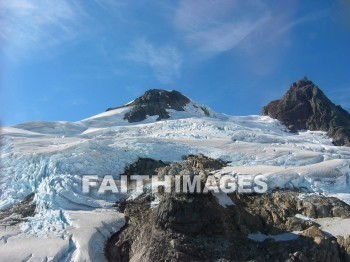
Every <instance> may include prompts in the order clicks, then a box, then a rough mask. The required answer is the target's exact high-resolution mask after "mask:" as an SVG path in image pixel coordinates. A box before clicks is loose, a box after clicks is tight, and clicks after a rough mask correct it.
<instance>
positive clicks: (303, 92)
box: [263, 77, 350, 146]
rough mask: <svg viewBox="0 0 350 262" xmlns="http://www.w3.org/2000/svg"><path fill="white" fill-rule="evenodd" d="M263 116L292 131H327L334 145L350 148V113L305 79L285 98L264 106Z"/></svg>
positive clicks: (294, 84)
mask: <svg viewBox="0 0 350 262" xmlns="http://www.w3.org/2000/svg"><path fill="white" fill-rule="evenodd" d="M263 115H267V116H270V117H272V118H275V119H278V120H280V121H281V122H282V123H283V124H284V125H286V126H287V127H288V128H289V129H290V130H291V131H293V132H296V131H298V130H306V129H307V130H313V131H316V130H319V131H326V132H328V135H329V137H331V138H333V142H334V144H335V145H339V146H342V145H346V146H350V114H349V113H348V112H347V111H346V110H344V109H343V108H342V107H341V106H339V105H335V104H334V103H332V102H331V101H330V100H329V99H328V98H327V97H326V95H325V94H324V93H323V92H322V91H321V90H320V89H319V88H318V87H317V86H316V85H315V84H314V83H313V82H311V81H310V80H308V79H307V78H306V77H305V78H304V79H302V80H300V81H298V82H295V83H293V84H292V86H291V87H290V89H289V90H288V92H287V93H286V94H285V96H284V97H283V98H282V99H280V100H276V101H272V102H271V103H269V104H268V105H267V106H265V107H264V109H263Z"/></svg>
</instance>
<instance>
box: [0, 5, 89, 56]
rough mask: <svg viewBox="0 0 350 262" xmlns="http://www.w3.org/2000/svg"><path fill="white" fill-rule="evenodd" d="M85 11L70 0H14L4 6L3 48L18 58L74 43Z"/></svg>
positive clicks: (0, 18) (0, 8) (0, 10)
mask: <svg viewBox="0 0 350 262" xmlns="http://www.w3.org/2000/svg"><path fill="white" fill-rule="evenodd" d="M82 16H83V11H82V9H81V8H80V7H79V6H78V5H77V4H75V3H74V2H73V1H68V0H54V1H52V0H38V1H30V0H10V1H6V0H5V1H1V2H0V44H1V48H2V49H3V51H4V52H5V53H6V54H7V55H10V56H11V57H14V58H23V57H26V56H28V55H32V54H33V53H35V52H37V51H43V50H45V51H48V49H49V48H50V47H53V46H55V45H57V44H60V43H63V42H65V41H68V40H71V39H74V38H75V37H76V36H77V35H78V32H79V23H80V18H81V17H82Z"/></svg>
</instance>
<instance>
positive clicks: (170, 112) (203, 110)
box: [107, 89, 214, 123]
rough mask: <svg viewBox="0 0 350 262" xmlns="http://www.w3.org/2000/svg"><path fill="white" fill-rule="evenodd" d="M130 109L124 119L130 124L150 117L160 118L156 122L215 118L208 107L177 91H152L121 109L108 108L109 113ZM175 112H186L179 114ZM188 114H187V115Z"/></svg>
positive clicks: (125, 113) (120, 107)
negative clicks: (191, 117)
mask: <svg viewBox="0 0 350 262" xmlns="http://www.w3.org/2000/svg"><path fill="white" fill-rule="evenodd" d="M123 108H130V110H128V111H126V112H124V111H123V113H124V116H123V119H124V120H126V121H128V122H129V123H134V122H140V121H143V120H145V119H147V118H148V117H150V116H158V117H157V118H156V120H161V119H168V118H179V117H180V118H181V116H182V117H188V116H213V115H214V114H213V112H212V110H211V109H209V108H208V107H206V106H203V105H200V104H198V103H196V102H194V101H193V100H191V99H189V98H188V97H186V96H184V95H183V94H181V93H180V92H178V91H175V90H171V91H168V90H163V89H150V90H148V91H146V92H145V93H144V94H143V95H142V96H140V97H138V98H136V99H135V100H133V101H131V102H129V103H127V104H125V105H123V106H119V107H115V108H108V109H107V111H111V110H118V109H123ZM175 112H184V114H179V113H177V114H176V113H175ZM186 113H187V114H186Z"/></svg>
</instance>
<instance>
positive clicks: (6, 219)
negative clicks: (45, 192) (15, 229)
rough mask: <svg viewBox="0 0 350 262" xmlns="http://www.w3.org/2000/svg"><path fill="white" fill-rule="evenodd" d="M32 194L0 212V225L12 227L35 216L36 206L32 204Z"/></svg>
mask: <svg viewBox="0 0 350 262" xmlns="http://www.w3.org/2000/svg"><path fill="white" fill-rule="evenodd" d="M33 200H34V194H30V195H28V196H27V197H26V198H25V199H24V200H22V201H21V202H19V203H17V204H16V205H14V206H13V207H11V208H8V209H5V210H1V211H0V225H3V226H13V225H17V224H19V223H21V222H23V221H26V219H27V218H28V217H32V216H34V214H35V208H36V205H35V203H34V201H33Z"/></svg>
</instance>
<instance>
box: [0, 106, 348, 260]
mask: <svg viewBox="0 0 350 262" xmlns="http://www.w3.org/2000/svg"><path fill="white" fill-rule="evenodd" d="M130 109H131V107H125V108H121V109H115V110H111V111H108V112H104V113H102V114H99V115H96V116H93V117H90V118H87V119H84V120H82V121H78V122H74V123H71V122H29V123H23V124H19V125H16V126H12V127H2V128H1V143H2V146H1V185H0V192H1V196H0V209H6V208H9V207H11V206H13V205H14V204H15V203H17V202H19V201H21V200H23V199H24V198H25V197H26V196H27V195H29V194H31V193H35V198H34V201H35V203H36V205H37V210H36V211H37V214H36V215H35V217H33V218H30V219H29V221H28V222H23V223H22V224H21V225H20V226H18V227H13V228H10V227H5V226H2V227H1V228H0V239H1V242H0V255H1V257H2V258H6V261H13V260H15V261H18V260H25V261H40V260H43V261H46V260H48V261H51V260H52V261H72V260H73V261H84V260H86V261H101V259H103V254H102V253H101V252H102V250H103V247H101V242H103V241H102V240H103V239H107V238H108V237H109V236H110V234H111V233H113V232H116V231H117V230H118V229H119V228H121V227H122V226H123V225H124V223H125V220H124V217H123V215H122V214H120V213H118V212H116V211H114V209H113V208H112V206H113V204H114V203H115V202H116V201H117V200H118V199H120V198H123V197H125V196H123V195H121V194H109V195H100V194H97V193H95V192H91V193H90V194H84V193H83V192H82V185H81V184H82V183H81V177H82V175H98V176H101V177H102V176H104V175H107V174H109V175H116V176H117V175H119V174H121V173H123V170H124V168H125V167H126V166H127V165H129V164H131V163H132V162H134V161H136V160H137V158H138V157H149V158H154V159H157V160H162V161H178V160H181V158H182V156H183V155H188V154H198V153H202V154H204V155H206V156H209V157H212V158H221V159H223V160H225V161H231V164H230V165H229V166H228V167H225V168H224V169H222V170H220V171H219V172H218V175H221V174H227V173H228V174H231V173H238V174H247V175H249V174H251V175H258V174H261V175H263V176H265V177H266V179H267V181H268V186H269V190H272V189H273V188H276V187H279V188H285V187H288V188H304V189H305V190H308V191H310V192H314V193H319V194H324V195H332V196H337V197H339V198H341V199H343V200H344V201H346V202H347V203H349V204H350V193H349V192H350V182H349V180H350V148H348V147H336V146H333V145H332V141H331V140H330V139H329V138H328V137H327V135H326V133H324V132H311V131H304V132H300V133H299V134H292V133H288V132H286V128H285V127H284V126H283V125H281V124H280V123H279V122H278V121H277V120H274V119H271V118H269V117H266V116H242V117H233V116H228V115H224V114H219V113H215V112H213V111H210V114H211V117H206V116H205V115H204V113H203V111H202V110H199V109H198V106H197V105H196V104H195V103H194V102H193V103H190V104H189V105H188V106H187V108H186V110H185V111H184V112H178V111H173V110H169V112H170V115H171V118H169V119H166V120H161V121H156V118H157V116H153V117H149V118H147V119H146V120H144V121H142V122H139V123H128V122H127V121H125V120H123V116H124V114H125V113H126V112H128V111H129V110H130ZM219 199H220V200H221V202H222V203H223V204H225V201H227V199H226V200H225V198H224V197H223V196H220V197H219ZM229 204H230V203H229ZM232 204H233V203H232ZM11 243H15V245H14V244H12V245H11ZM102 244H103V243H102ZM101 248H102V249H101ZM45 259H46V260H45Z"/></svg>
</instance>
